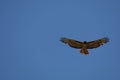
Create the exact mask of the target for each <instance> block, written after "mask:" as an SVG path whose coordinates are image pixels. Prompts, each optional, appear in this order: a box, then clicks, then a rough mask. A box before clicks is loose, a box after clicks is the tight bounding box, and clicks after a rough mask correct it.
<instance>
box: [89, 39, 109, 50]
mask: <svg viewBox="0 0 120 80" xmlns="http://www.w3.org/2000/svg"><path fill="white" fill-rule="evenodd" d="M107 42H109V38H107V37H104V38H102V39H98V40H95V41H91V42H88V43H87V48H88V49H93V48H97V47H99V46H101V45H103V44H104V43H107Z"/></svg>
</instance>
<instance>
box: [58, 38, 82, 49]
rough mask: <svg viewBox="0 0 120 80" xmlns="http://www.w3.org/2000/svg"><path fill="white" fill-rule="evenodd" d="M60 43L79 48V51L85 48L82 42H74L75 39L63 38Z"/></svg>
mask: <svg viewBox="0 0 120 80" xmlns="http://www.w3.org/2000/svg"><path fill="white" fill-rule="evenodd" d="M60 41H62V42H63V43H65V44H68V45H69V46H70V47H72V48H78V49H80V48H82V46H83V43H82V42H80V41H76V40H73V39H69V38H61V40H60Z"/></svg>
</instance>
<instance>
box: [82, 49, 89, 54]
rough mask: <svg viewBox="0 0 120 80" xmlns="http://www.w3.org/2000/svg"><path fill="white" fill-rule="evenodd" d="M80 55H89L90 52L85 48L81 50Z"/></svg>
mask: <svg viewBox="0 0 120 80" xmlns="http://www.w3.org/2000/svg"><path fill="white" fill-rule="evenodd" d="M80 53H82V54H85V55H87V54H89V52H88V50H87V49H84V48H82V49H81V50H80Z"/></svg>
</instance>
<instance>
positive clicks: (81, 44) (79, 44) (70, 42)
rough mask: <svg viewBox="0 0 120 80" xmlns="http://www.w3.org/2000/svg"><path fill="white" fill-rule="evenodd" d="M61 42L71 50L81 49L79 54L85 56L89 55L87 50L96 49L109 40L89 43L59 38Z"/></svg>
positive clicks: (104, 39) (102, 39)
mask: <svg viewBox="0 0 120 80" xmlns="http://www.w3.org/2000/svg"><path fill="white" fill-rule="evenodd" d="M61 41H62V42H63V43H65V44H68V45H69V46H70V47H72V48H77V49H81V50H80V53H82V54H86V55H87V54H89V52H88V50H87V49H93V48H97V47H99V46H101V45H103V44H104V43H107V42H108V41H109V38H107V37H104V38H101V39H98V40H94V41H90V42H87V41H83V42H80V41H76V40H73V39H69V38H61Z"/></svg>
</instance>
